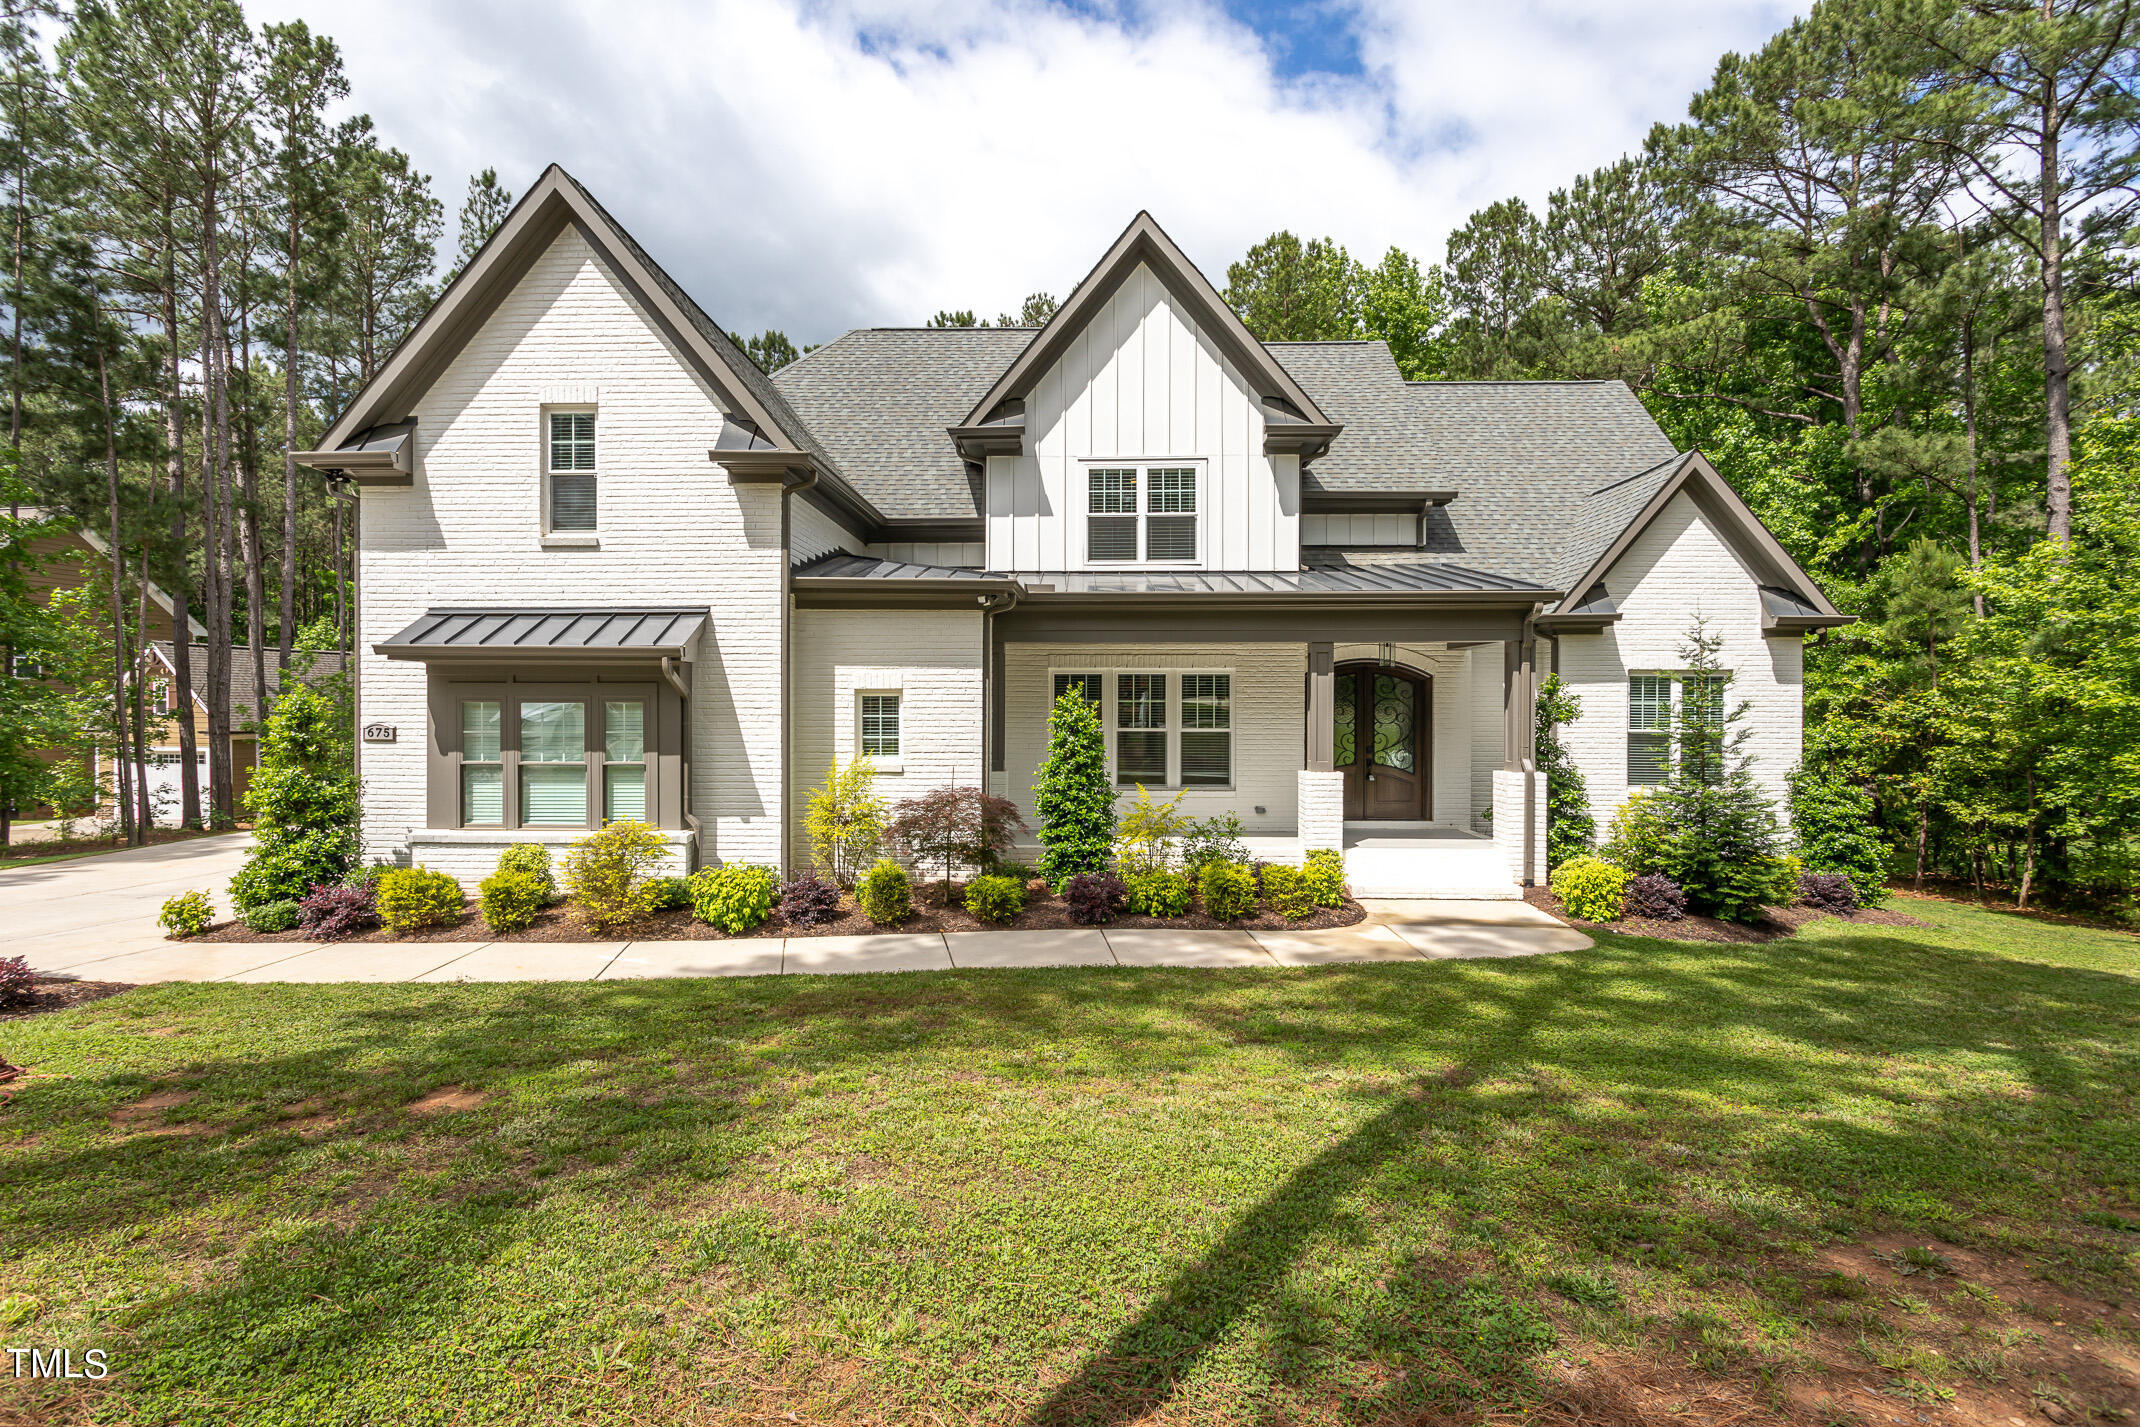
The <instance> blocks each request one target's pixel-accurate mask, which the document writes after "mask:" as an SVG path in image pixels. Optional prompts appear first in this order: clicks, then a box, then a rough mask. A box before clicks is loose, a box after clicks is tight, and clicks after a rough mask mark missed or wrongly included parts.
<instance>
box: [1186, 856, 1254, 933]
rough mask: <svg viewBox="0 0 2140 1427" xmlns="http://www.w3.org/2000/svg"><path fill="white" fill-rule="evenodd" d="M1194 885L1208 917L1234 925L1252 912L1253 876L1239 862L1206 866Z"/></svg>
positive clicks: (1214, 863) (1213, 863) (1212, 863)
mask: <svg viewBox="0 0 2140 1427" xmlns="http://www.w3.org/2000/svg"><path fill="white" fill-rule="evenodd" d="M1196 881H1197V887H1196V890H1197V891H1198V892H1199V893H1200V894H1202V896H1203V899H1204V915H1206V916H1208V917H1216V918H1217V919H1218V920H1220V921H1222V922H1237V921H1239V920H1241V918H1243V917H1245V916H1247V915H1248V914H1249V913H1250V912H1253V911H1254V910H1256V874H1255V873H1253V872H1251V871H1249V870H1248V868H1247V867H1246V866H1244V865H1243V864H1241V863H1239V862H1207V863H1205V864H1204V868H1203V871H1201V872H1199V873H1198V874H1197V879H1196Z"/></svg>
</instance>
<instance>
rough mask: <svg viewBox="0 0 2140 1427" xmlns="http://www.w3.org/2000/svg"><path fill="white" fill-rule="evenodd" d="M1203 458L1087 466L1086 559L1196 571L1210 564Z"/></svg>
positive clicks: (1090, 563) (1104, 564) (1096, 563)
mask: <svg viewBox="0 0 2140 1427" xmlns="http://www.w3.org/2000/svg"><path fill="white" fill-rule="evenodd" d="M1209 494H1210V493H1209V490H1208V487H1207V483H1206V481H1205V479H1204V462H1203V461H1202V460H1201V459H1195V460H1178V461H1152V460H1137V461H1102V460H1094V461H1089V462H1087V463H1086V464H1085V510H1084V518H1085V563H1086V564H1087V565H1088V566H1100V567H1107V566H1114V565H1125V566H1151V567H1155V568H1162V569H1194V568H1196V567H1198V566H1201V565H1203V564H1204V563H1205V556H1206V546H1207V543H1208V541H1209V538H1210V537H1209V532H1208V530H1207V529H1206V522H1205V518H1204V517H1205V509H1206V506H1207V505H1208V504H1209Z"/></svg>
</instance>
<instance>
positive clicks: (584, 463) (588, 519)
mask: <svg viewBox="0 0 2140 1427" xmlns="http://www.w3.org/2000/svg"><path fill="white" fill-rule="evenodd" d="M549 428H550V430H549V440H548V442H547V445H548V448H549V460H548V462H547V465H548V476H549V481H550V528H551V529H552V530H593V529H595V528H596V525H595V462H594V413H593V412H591V411H553V412H551V413H549Z"/></svg>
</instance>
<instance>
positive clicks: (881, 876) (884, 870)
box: [855, 857, 914, 927]
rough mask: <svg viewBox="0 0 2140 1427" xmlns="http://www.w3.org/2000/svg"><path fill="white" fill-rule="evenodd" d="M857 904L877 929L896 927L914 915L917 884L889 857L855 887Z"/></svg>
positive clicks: (881, 861) (870, 870)
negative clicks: (915, 887) (878, 927)
mask: <svg viewBox="0 0 2140 1427" xmlns="http://www.w3.org/2000/svg"><path fill="white" fill-rule="evenodd" d="M855 901H856V902H857V903H858V904H860V906H861V908H862V915H863V916H865V917H868V918H869V919H870V920H871V921H872V922H874V923H876V924H877V925H878V926H880V927H895V926H898V925H899V924H900V923H901V922H903V921H905V920H906V919H907V918H908V917H910V916H912V915H913V913H914V884H913V882H912V880H911V879H909V878H908V876H907V870H906V869H905V868H904V867H901V866H900V865H899V864H898V863H896V862H894V861H892V859H890V858H889V857H886V858H883V859H881V860H880V861H879V862H878V863H877V865H876V866H875V867H872V868H870V869H869V871H868V872H867V873H866V874H864V876H863V878H862V880H861V881H860V882H858V883H857V884H855Z"/></svg>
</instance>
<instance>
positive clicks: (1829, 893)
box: [1798, 872, 1858, 916]
mask: <svg viewBox="0 0 2140 1427" xmlns="http://www.w3.org/2000/svg"><path fill="white" fill-rule="evenodd" d="M1798 900H1799V901H1801V902H1803V903H1805V904H1806V905H1807V906H1809V907H1811V908H1812V909H1813V910H1814V911H1816V912H1834V913H1835V914H1836V915H1837V916H1842V915H1844V914H1845V913H1848V912H1853V911H1855V910H1857V907H1858V889H1857V884H1855V883H1854V882H1852V881H1851V880H1850V878H1849V877H1848V876H1846V875H1844V874H1843V873H1841V872H1801V873H1800V874H1799V875H1798Z"/></svg>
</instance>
